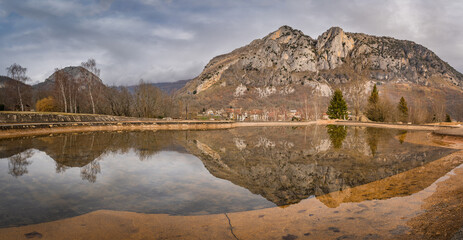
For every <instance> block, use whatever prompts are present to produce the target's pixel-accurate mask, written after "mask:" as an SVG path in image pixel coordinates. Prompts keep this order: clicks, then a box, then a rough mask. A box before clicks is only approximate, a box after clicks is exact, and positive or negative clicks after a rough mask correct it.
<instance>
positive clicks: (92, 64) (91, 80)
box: [81, 58, 100, 114]
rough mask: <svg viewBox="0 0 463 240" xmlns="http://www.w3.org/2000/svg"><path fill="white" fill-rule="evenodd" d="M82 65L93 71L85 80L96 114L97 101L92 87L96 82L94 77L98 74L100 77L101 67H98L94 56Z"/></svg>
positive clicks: (93, 110)
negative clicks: (94, 98)
mask: <svg viewBox="0 0 463 240" xmlns="http://www.w3.org/2000/svg"><path fill="white" fill-rule="evenodd" d="M81 66H82V67H83V68H85V69H87V70H88V71H89V72H91V73H92V74H90V78H85V79H86V80H85V82H86V83H87V89H88V94H89V96H90V103H91V104H92V113H93V114H95V101H94V100H93V93H92V89H93V86H94V84H95V79H94V77H95V76H96V77H97V78H98V79H99V78H100V69H99V68H97V67H96V61H95V59H93V58H91V59H88V60H87V62H83V63H82V64H81Z"/></svg>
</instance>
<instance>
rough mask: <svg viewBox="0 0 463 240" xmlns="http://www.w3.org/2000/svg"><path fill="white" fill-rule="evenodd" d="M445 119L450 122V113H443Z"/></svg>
mask: <svg viewBox="0 0 463 240" xmlns="http://www.w3.org/2000/svg"><path fill="white" fill-rule="evenodd" d="M445 121H446V122H452V119H451V118H450V115H449V114H448V113H447V114H445Z"/></svg>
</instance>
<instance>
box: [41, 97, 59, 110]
mask: <svg viewBox="0 0 463 240" xmlns="http://www.w3.org/2000/svg"><path fill="white" fill-rule="evenodd" d="M35 110H36V111H38V112H55V111H57V110H58V106H57V104H56V101H55V99H54V98H53V97H46V98H42V99H40V100H39V101H37V103H36V104H35Z"/></svg>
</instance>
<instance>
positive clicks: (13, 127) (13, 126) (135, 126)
mask: <svg viewBox="0 0 463 240" xmlns="http://www.w3.org/2000/svg"><path fill="white" fill-rule="evenodd" d="M310 125H341V126H359V127H375V128H388V129H398V130H414V131H433V133H435V134H438V135H449V136H450V135H451V136H461V137H463V127H460V126H449V125H408V124H393V123H375V122H352V121H343V120H318V121H307V122H233V121H194V120H191V121H188V120H183V121H145V120H139V121H98V122H40V123H3V124H2V123H0V139H4V138H16V137H23V136H36V135H37V136H38V135H48V134H56V133H73V132H93V131H95V132H97V131H130V130H132V131H137V130H151V131H157V130H212V129H230V128H237V127H280V126H288V127H291V126H292V127H299V126H310Z"/></svg>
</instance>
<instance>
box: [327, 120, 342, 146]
mask: <svg viewBox="0 0 463 240" xmlns="http://www.w3.org/2000/svg"><path fill="white" fill-rule="evenodd" d="M326 131H327V132H328V134H329V135H330V140H331V144H333V147H334V148H336V149H337V148H341V147H342V142H343V141H344V139H346V137H347V129H346V126H336V125H328V126H326Z"/></svg>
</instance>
